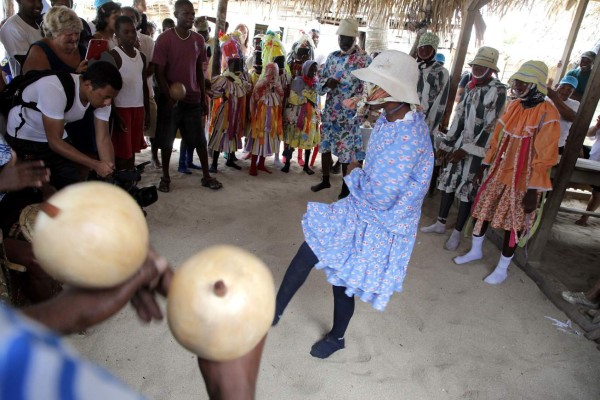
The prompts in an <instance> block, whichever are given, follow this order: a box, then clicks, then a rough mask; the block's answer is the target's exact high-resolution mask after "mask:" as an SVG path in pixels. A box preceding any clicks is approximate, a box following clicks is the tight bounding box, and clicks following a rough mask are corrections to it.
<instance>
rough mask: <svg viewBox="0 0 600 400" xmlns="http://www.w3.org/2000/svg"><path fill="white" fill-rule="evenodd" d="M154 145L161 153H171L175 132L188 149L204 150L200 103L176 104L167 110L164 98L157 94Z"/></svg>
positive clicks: (204, 135)
mask: <svg viewBox="0 0 600 400" xmlns="http://www.w3.org/2000/svg"><path fill="white" fill-rule="evenodd" d="M156 105H157V109H158V110H157V112H158V115H157V120H156V137H155V140H156V144H157V146H158V147H159V148H160V149H161V151H171V150H172V149H173V142H174V141H175V136H176V135H177V130H179V134H180V135H181V138H182V139H183V141H184V142H185V144H186V145H187V146H188V147H192V148H198V147H204V148H206V133H205V132H204V121H203V117H202V105H201V103H184V102H181V101H180V102H177V104H175V107H173V108H172V109H168V107H167V98H166V96H164V95H162V94H159V95H157V98H156Z"/></svg>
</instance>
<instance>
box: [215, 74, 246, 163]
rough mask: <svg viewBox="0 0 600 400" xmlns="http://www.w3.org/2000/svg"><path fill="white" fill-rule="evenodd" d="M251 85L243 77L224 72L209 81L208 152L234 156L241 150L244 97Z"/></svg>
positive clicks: (244, 109)
mask: <svg viewBox="0 0 600 400" xmlns="http://www.w3.org/2000/svg"><path fill="white" fill-rule="evenodd" d="M251 90H252V85H250V83H249V82H248V81H246V79H245V77H244V75H241V76H239V77H238V76H235V75H233V74H228V73H227V72H225V73H224V74H223V75H219V76H217V77H215V78H213V79H212V83H211V90H210V92H209V94H210V96H211V97H212V98H213V100H214V102H213V106H212V111H211V118H210V125H209V127H208V129H209V132H210V134H211V136H210V141H209V143H208V148H209V149H210V150H211V151H219V152H221V151H223V152H226V153H233V152H236V151H237V150H238V149H239V148H241V147H242V143H241V141H242V139H241V137H242V134H243V132H244V123H245V121H246V94H248V93H249V92H250V91H251Z"/></svg>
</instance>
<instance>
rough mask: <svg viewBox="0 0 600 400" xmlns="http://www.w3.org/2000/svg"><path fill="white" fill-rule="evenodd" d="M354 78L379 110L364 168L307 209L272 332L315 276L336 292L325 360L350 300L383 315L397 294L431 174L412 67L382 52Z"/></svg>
mask: <svg viewBox="0 0 600 400" xmlns="http://www.w3.org/2000/svg"><path fill="white" fill-rule="evenodd" d="M352 74H353V75H354V76H355V77H357V78H358V79H361V80H363V81H365V82H367V87H368V88H369V89H368V90H367V99H366V102H367V104H369V105H370V108H372V109H383V111H384V112H383V114H382V116H381V117H380V118H379V119H378V120H377V123H376V125H375V127H374V128H373V133H372V134H371V138H370V141H369V152H368V153H367V156H366V160H365V165H364V168H363V167H361V165H360V163H358V162H356V161H355V162H352V163H351V164H350V165H349V166H348V171H347V172H348V173H347V175H346V177H345V178H344V180H345V182H346V183H347V184H348V188H349V190H350V195H349V196H348V197H346V198H344V199H341V200H338V201H336V202H335V203H333V204H324V203H309V204H308V209H307V211H306V214H305V215H304V218H303V219H302V228H303V230H304V237H305V240H306V241H305V242H304V243H303V244H302V245H301V246H300V248H299V250H298V253H297V254H296V256H295V257H294V259H293V260H292V262H291V264H290V266H289V267H288V269H287V271H286V273H285V276H284V278H283V282H282V284H281V287H280V289H279V291H278V293H277V300H276V307H275V318H274V320H273V325H275V324H277V322H278V321H279V318H280V316H281V315H282V314H283V311H284V310H285V308H286V306H287V305H288V303H289V302H290V301H291V299H292V297H293V296H294V294H295V293H296V291H297V290H298V289H299V288H300V286H302V284H303V283H304V282H305V281H306V278H307V277H308V274H309V273H310V271H311V270H312V269H313V267H315V268H317V269H323V270H324V272H325V275H326V276H327V281H328V282H329V283H331V284H332V285H333V298H334V311H333V327H332V329H331V331H330V332H329V333H328V334H326V335H325V337H323V338H322V339H321V340H319V341H318V342H316V343H315V344H314V345H313V346H312V349H311V351H310V354H311V355H312V356H313V357H317V358H327V357H329V356H330V355H332V354H333V353H335V352H336V351H338V350H341V349H343V348H344V347H345V339H344V335H345V332H346V329H347V327H348V324H349V323H350V319H351V318H352V315H353V314H354V296H356V297H358V298H360V299H361V300H362V301H364V302H367V303H369V304H370V305H371V306H372V307H373V308H375V309H376V310H379V311H383V310H384V309H385V307H386V306H387V304H388V302H389V300H390V298H391V296H392V295H393V294H394V292H397V291H400V290H402V283H403V281H404V277H405V276H406V268H407V266H408V262H409V260H410V255H411V253H412V249H413V246H414V243H415V237H416V233H417V226H418V224H419V217H420V213H421V206H422V204H423V198H424V197H425V194H426V193H427V187H428V185H429V180H430V179H431V171H432V169H433V151H432V147H431V140H430V139H429V131H428V129H427V125H426V124H425V121H424V116H423V114H422V113H421V112H418V111H416V110H417V107H416V106H417V105H418V104H419V96H418V95H417V90H416V89H417V81H418V79H419V78H418V76H419V72H418V70H417V63H416V62H415V60H414V59H413V58H412V57H410V56H409V55H408V54H405V53H402V52H399V51H396V50H386V51H383V52H382V53H381V54H379V55H378V56H377V58H375V59H374V60H373V64H371V65H370V66H369V67H368V68H361V69H358V70H355V71H353V72H352Z"/></svg>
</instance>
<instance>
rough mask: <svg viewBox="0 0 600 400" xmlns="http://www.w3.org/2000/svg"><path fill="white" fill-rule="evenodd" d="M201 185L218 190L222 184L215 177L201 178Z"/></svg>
mask: <svg viewBox="0 0 600 400" xmlns="http://www.w3.org/2000/svg"><path fill="white" fill-rule="evenodd" d="M201 182H202V186H204V187H207V188H209V189H212V190H219V189H221V188H222V187H223V184H222V183H221V182H219V181H218V180H216V179H215V178H210V179H205V178H202V181H201Z"/></svg>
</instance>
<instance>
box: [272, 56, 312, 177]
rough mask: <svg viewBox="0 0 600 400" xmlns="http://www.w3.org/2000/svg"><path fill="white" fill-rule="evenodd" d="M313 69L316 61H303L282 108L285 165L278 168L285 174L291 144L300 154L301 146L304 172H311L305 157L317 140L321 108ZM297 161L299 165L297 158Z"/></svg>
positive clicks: (308, 157)
mask: <svg viewBox="0 0 600 400" xmlns="http://www.w3.org/2000/svg"><path fill="white" fill-rule="evenodd" d="M298 50H301V49H298ZM317 69H318V65H317V62H316V61H312V60H309V61H306V62H305V63H304V65H303V66H302V75H301V76H297V77H295V78H294V80H293V82H292V86H291V90H290V95H289V97H288V102H287V106H286V109H285V143H286V149H285V150H284V151H283V155H284V157H285V166H284V167H283V168H282V169H281V170H282V171H283V172H286V173H287V172H289V170H290V159H291V157H292V153H293V152H294V147H297V148H298V154H301V153H302V149H304V159H305V160H306V163H305V164H304V166H303V169H304V172H306V173H307V174H308V175H312V174H314V171H313V170H312V169H310V167H309V165H308V164H309V163H308V160H310V153H311V149H312V148H313V147H315V146H316V145H318V144H319V141H320V140H321V135H320V129H321V111H320V109H319V104H318V100H319V96H318V94H317V92H316V90H315V84H316V82H317V78H316V75H317ZM298 163H299V164H300V158H299V160H298ZM301 165H302V164H301Z"/></svg>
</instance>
